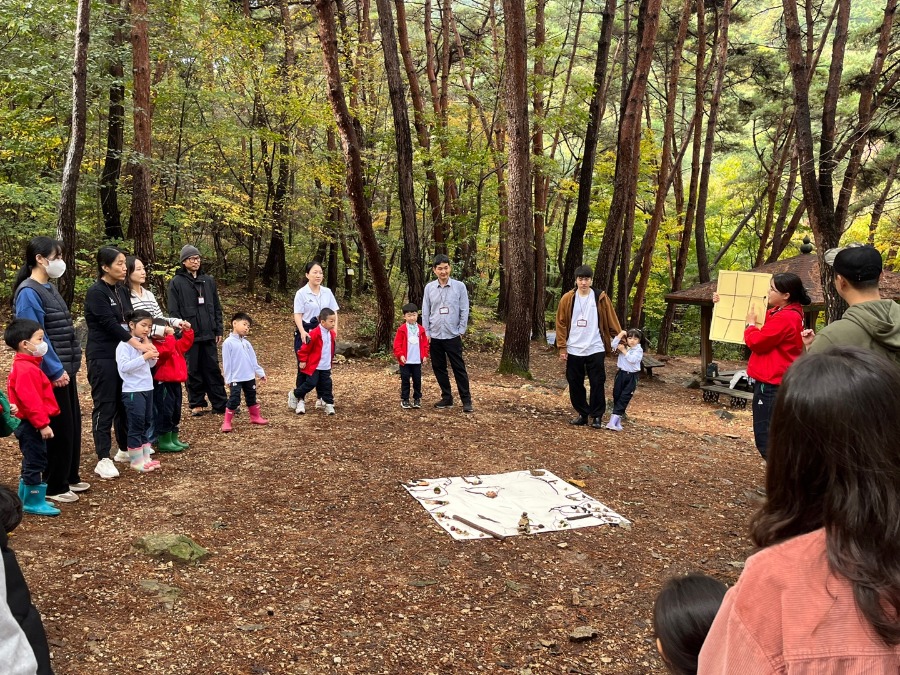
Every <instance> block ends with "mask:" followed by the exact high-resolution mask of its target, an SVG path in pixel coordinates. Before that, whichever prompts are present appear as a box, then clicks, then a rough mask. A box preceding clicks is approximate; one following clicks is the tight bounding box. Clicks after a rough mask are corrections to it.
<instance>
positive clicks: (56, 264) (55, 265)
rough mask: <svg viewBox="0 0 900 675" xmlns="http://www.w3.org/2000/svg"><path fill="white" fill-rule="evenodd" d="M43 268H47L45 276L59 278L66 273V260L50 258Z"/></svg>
mask: <svg viewBox="0 0 900 675" xmlns="http://www.w3.org/2000/svg"><path fill="white" fill-rule="evenodd" d="M44 269H45V270H47V276H49V277H50V278H51V279H59V278H60V277H61V276H62V275H63V274H65V273H66V261H65V260H63V259H62V258H57V259H56V260H51V261H49V262H48V263H47V264H46V265H45V266H44Z"/></svg>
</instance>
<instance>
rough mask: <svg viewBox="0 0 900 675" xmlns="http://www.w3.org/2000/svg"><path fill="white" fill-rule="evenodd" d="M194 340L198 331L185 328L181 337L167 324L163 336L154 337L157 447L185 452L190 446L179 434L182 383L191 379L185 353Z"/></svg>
mask: <svg viewBox="0 0 900 675" xmlns="http://www.w3.org/2000/svg"><path fill="white" fill-rule="evenodd" d="M193 344H194V331H193V330H191V329H190V328H184V329H182V331H181V337H179V338H177V339H176V338H175V335H174V330H173V329H172V328H171V327H169V326H166V328H165V329H164V334H163V336H162V337H154V338H153V346H154V347H156V351H158V352H159V360H158V361H157V362H156V371H155V372H154V373H153V407H154V408H155V409H156V433H157V434H158V441H157V445H156V448H157V450H159V451H160V452H181V451H182V450H187V449H188V448H189V447H190V446H189V444H187V443H185V442H184V441H182V440H181V439H179V438H178V425H179V424H181V385H182V384H183V383H184V382H187V375H188V372H187V361H185V360H184V355H185V353H186V352H187V350H188V349H190V348H191V345H193Z"/></svg>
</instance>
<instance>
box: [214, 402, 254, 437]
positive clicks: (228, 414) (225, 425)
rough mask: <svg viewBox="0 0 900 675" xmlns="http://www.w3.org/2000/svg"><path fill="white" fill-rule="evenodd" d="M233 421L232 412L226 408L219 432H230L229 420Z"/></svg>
mask: <svg viewBox="0 0 900 675" xmlns="http://www.w3.org/2000/svg"><path fill="white" fill-rule="evenodd" d="M250 414H251V415H252V414H253V413H252V412H251V413H250ZM233 419H234V410H229V409H228V408H225V421H223V422H222V428H221V431H223V432H224V433H226V434H227V433H228V432H229V431H231V420H233ZM251 419H252V418H251Z"/></svg>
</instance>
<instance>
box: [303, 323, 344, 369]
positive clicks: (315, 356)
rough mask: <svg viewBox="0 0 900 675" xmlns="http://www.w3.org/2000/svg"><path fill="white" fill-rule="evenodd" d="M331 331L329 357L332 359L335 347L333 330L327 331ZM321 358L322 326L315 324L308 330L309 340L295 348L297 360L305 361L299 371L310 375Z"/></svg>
mask: <svg viewBox="0 0 900 675" xmlns="http://www.w3.org/2000/svg"><path fill="white" fill-rule="evenodd" d="M329 333H331V359H332V360H334V348H335V342H336V339H335V332H334V331H333V330H332V331H329ZM321 358H322V327H321V326H316V327H315V328H313V329H312V330H311V331H309V342H307V343H305V344H304V345H303V346H302V347H300V349H298V350H297V360H298V361H302V362H304V363H306V366H305V367H304V368H301V369H300V370H301V372H302V373H303V374H304V375H312V374H313V373H314V372H316V368H317V367H318V365H319V361H320V360H321Z"/></svg>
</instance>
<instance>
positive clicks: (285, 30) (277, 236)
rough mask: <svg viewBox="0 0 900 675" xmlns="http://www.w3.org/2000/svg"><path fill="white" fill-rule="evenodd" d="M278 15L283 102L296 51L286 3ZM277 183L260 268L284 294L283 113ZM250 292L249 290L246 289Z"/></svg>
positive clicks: (287, 153)
mask: <svg viewBox="0 0 900 675" xmlns="http://www.w3.org/2000/svg"><path fill="white" fill-rule="evenodd" d="M278 6H279V11H280V14H281V30H282V34H283V36H284V54H283V56H282V59H281V67H280V68H279V73H278V75H279V79H280V80H281V86H280V88H281V95H282V96H283V97H284V98H285V99H287V98H288V97H289V96H290V92H291V81H292V79H293V77H294V64H295V63H296V60H297V51H296V48H295V46H294V25H293V19H292V17H291V9H290V7H289V6H288V2H287V0H278ZM278 134H279V139H278V181H277V183H276V184H275V193H274V198H273V199H272V238H271V239H270V240H269V252H268V254H267V255H266V262H265V264H264V265H263V271H262V277H263V281H264V282H265V283H266V284H268V285H271V284H272V280H273V279H276V288H277V289H278V290H279V291H281V292H285V291H287V259H286V251H285V248H284V225H285V221H286V209H285V206H286V204H287V193H288V184H289V183H290V176H291V144H290V124H289V123H288V120H287V119H285V116H284V113H282V114H281V117H280V119H279V121H278ZM247 290H248V291H251V292H252V290H253V289H252V288H248V289H247Z"/></svg>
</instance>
